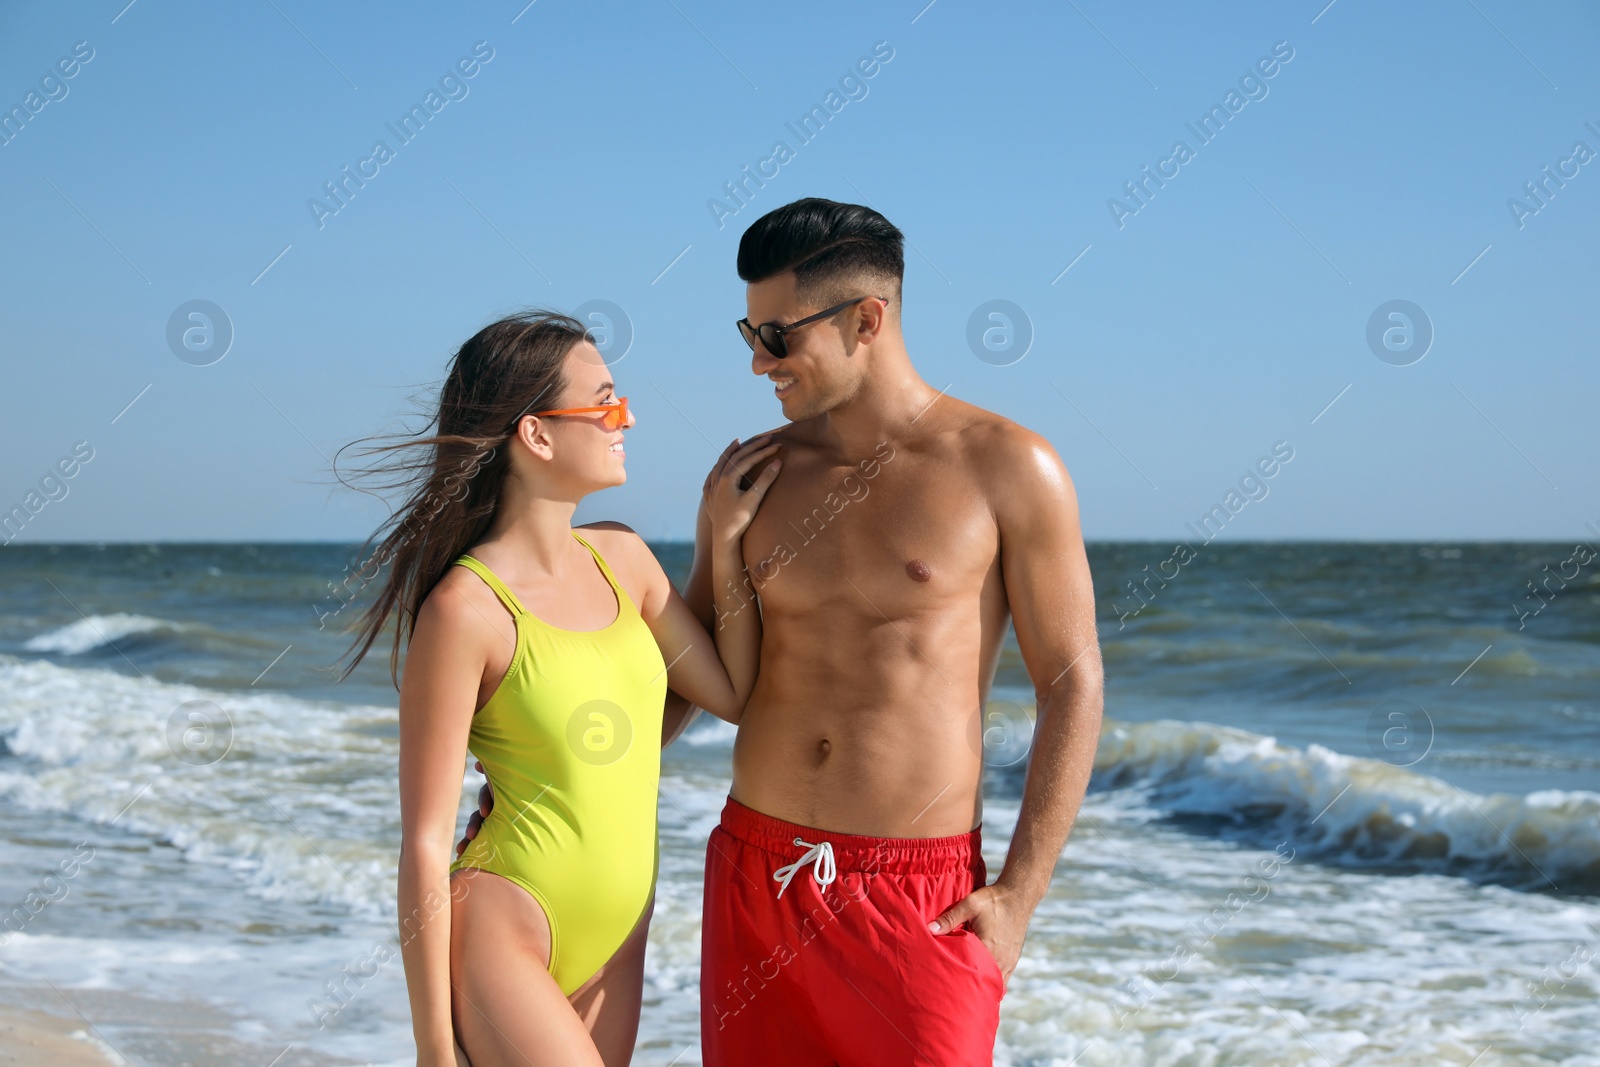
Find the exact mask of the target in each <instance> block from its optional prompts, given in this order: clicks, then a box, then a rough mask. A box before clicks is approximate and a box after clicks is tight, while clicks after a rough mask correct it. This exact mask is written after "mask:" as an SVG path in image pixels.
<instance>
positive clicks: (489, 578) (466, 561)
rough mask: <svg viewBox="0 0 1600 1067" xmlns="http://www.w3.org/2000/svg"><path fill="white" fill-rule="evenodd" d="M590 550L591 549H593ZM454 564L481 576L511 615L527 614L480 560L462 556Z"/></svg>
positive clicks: (515, 597)
mask: <svg viewBox="0 0 1600 1067" xmlns="http://www.w3.org/2000/svg"><path fill="white" fill-rule="evenodd" d="M590 551H593V549H591V550H590ZM455 565H456V566H457V567H465V568H467V570H469V571H471V572H472V573H473V574H476V575H477V576H478V577H479V578H482V579H483V584H484V585H487V586H488V587H489V588H490V589H492V590H494V595H495V596H497V597H499V598H500V603H502V604H504V605H505V608H506V610H507V611H509V612H511V614H512V615H526V614H528V611H527V609H526V608H524V607H523V606H522V601H520V600H518V599H517V595H516V594H515V593H513V592H512V591H511V590H510V589H508V588H506V583H504V582H502V581H501V580H500V578H499V576H498V575H496V574H495V573H494V571H492V570H490V569H489V568H488V567H486V566H484V565H483V563H482V562H480V561H479V560H476V559H473V558H472V557H471V556H462V557H461V558H460V559H458V560H456V562H455ZM602 566H604V564H602Z"/></svg>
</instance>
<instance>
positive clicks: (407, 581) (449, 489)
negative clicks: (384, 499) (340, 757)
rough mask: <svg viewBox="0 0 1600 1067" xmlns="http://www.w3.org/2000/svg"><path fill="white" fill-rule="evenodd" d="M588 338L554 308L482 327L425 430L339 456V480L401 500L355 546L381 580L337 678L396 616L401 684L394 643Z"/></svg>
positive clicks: (477, 525) (469, 535)
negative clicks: (527, 418) (516, 437)
mask: <svg viewBox="0 0 1600 1067" xmlns="http://www.w3.org/2000/svg"><path fill="white" fill-rule="evenodd" d="M586 339H588V340H591V341H592V340H593V339H592V338H590V337H589V335H588V333H587V332H586V331H585V329H584V327H583V324H582V323H580V322H579V321H578V320H577V319H574V318H571V317H570V316H567V315H562V314H559V313H556V312H552V311H527V312H523V313H521V314H517V315H512V316H510V317H509V318H504V319H501V320H500V321H499V322H496V323H492V324H491V325H489V326H485V327H484V328H483V329H482V330H479V331H478V332H477V333H476V334H475V335H473V337H472V339H471V340H469V341H467V343H466V344H464V345H462V346H461V348H460V350H459V351H457V352H456V354H455V357H454V358H453V359H452V360H451V361H450V371H449V374H448V375H446V377H445V380H444V385H443V387H442V388H441V389H440V391H439V407H438V411H437V413H436V414H434V416H433V418H432V420H431V421H430V422H429V424H428V425H427V426H425V427H424V428H423V430H422V432H420V433H418V434H402V435H397V436H398V437H399V438H400V439H399V440H395V439H394V438H381V437H380V438H366V439H363V440H362V441H357V442H355V443H354V444H353V445H346V446H345V447H346V448H355V449H356V453H355V454H356V455H357V456H360V457H364V458H370V457H376V459H375V460H374V461H373V462H371V463H369V464H367V465H365V466H361V467H354V468H347V469H346V470H345V471H340V470H339V467H338V461H337V457H335V464H334V467H335V474H336V475H337V476H338V478H339V480H340V481H341V482H343V483H344V484H345V485H348V486H350V487H351V488H356V489H360V490H362V491H364V492H370V493H374V494H375V495H382V496H387V495H388V494H394V493H398V494H400V495H401V496H402V497H403V503H402V504H401V505H400V507H399V508H398V509H396V510H395V512H394V513H393V514H392V515H390V517H389V519H388V521H387V522H385V523H384V524H383V525H382V526H380V527H378V529H377V530H376V531H375V532H374V533H373V535H372V536H371V537H369V538H368V539H367V541H366V543H365V544H364V545H363V546H362V548H361V552H360V558H361V568H360V574H361V575H363V576H364V577H365V578H367V579H368V580H370V579H371V578H374V577H378V576H379V575H380V574H381V575H382V582H381V585H380V586H379V588H378V592H377V595H376V597H375V598H373V600H372V601H371V602H370V603H369V604H368V605H367V606H366V608H365V609H364V610H363V611H362V613H361V615H360V616H359V617H358V618H357V619H356V621H355V622H354V624H353V625H352V626H351V629H352V630H354V632H355V639H354V641H353V642H352V644H351V646H350V648H349V649H348V650H347V651H346V654H345V655H346V657H347V658H348V659H349V662H348V664H347V665H346V666H345V668H344V671H343V673H342V674H341V675H340V677H341V678H344V677H348V676H349V674H350V672H351V671H353V670H355V668H356V666H357V664H359V663H360V662H361V660H362V659H363V658H365V656H366V654H367V653H368V652H369V651H370V650H371V648H372V646H373V644H374V643H375V642H376V641H377V640H378V638H379V636H380V635H381V634H382V633H383V631H384V629H385V627H386V626H387V625H388V624H389V620H390V618H391V617H393V618H394V620H395V623H396V625H395V633H394V645H393V647H392V649H391V650H390V654H389V675H390V678H391V680H393V681H394V683H395V686H396V687H397V688H398V686H399V677H400V648H401V645H402V644H403V643H404V642H405V641H407V640H409V638H410V637H411V634H412V632H413V631H415V629H416V625H417V611H418V609H419V608H421V606H422V602H423V600H424V599H426V598H427V596H428V594H429V593H430V592H432V591H433V587H434V586H435V585H437V584H438V582H439V579H441V578H443V577H444V574H445V571H446V570H447V569H448V568H449V567H450V565H451V564H452V563H454V562H455V560H456V558H457V557H458V556H460V555H461V553H462V552H464V551H465V550H466V549H467V548H469V547H471V546H472V544H473V543H474V542H476V541H477V540H478V539H479V538H481V537H482V536H483V534H484V532H485V531H486V530H488V528H489V524H490V522H492V521H493V519H494V514H495V508H496V507H497V506H498V504H499V501H500V488H501V484H502V483H503V482H504V480H505V473H506V466H507V456H506V448H505V446H506V443H507V442H508V441H510V440H511V435H512V431H513V430H514V429H515V428H516V424H517V422H518V421H519V420H520V418H521V416H522V415H524V414H526V413H528V412H530V411H540V410H544V409H547V408H553V407H558V406H560V405H559V401H560V397H561V393H562V390H563V389H564V387H565V385H566V381H565V376H564V375H563V373H562V362H563V361H564V360H565V358H566V355H567V353H568V352H570V351H571V350H572V346H573V345H575V344H577V343H578V342H580V341H583V340H586ZM343 452H344V449H340V453H341V455H342V454H343ZM346 474H349V475H350V476H351V477H349V478H347V477H346ZM374 546H376V547H374ZM385 568H387V573H384V569H385ZM369 572H370V573H369Z"/></svg>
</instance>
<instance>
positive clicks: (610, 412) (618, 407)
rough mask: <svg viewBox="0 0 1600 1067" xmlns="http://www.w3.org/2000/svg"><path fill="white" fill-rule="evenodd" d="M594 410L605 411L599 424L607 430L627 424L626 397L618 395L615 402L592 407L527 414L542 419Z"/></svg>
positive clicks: (616, 428) (585, 413) (591, 413)
mask: <svg viewBox="0 0 1600 1067" xmlns="http://www.w3.org/2000/svg"><path fill="white" fill-rule="evenodd" d="M596 412H604V413H605V417H604V418H603V419H601V420H600V425H601V426H603V427H605V428H606V429H607V430H612V431H616V430H620V429H622V427H624V426H626V425H627V424H628V398H627V397H625V396H619V397H617V402H616V403H615V404H601V405H599V406H598V407H592V408H558V409H556V410H555V411H530V412H528V414H529V415H537V416H538V417H539V418H541V419H543V418H549V417H550V416H552V415H593V414H595V413H596Z"/></svg>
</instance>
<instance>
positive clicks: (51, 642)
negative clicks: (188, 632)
mask: <svg viewBox="0 0 1600 1067" xmlns="http://www.w3.org/2000/svg"><path fill="white" fill-rule="evenodd" d="M182 629H183V626H182V624H180V623H175V622H168V621H167V620H165V619H153V618H151V617H150V616H148V615H128V614H124V613H121V612H118V613H117V614H114V615H86V616H84V617H83V618H81V619H79V620H78V621H77V622H70V623H68V624H67V625H65V626H61V627H57V628H56V629H54V630H51V631H49V632H47V633H42V634H39V635H38V636H37V637H32V638H29V639H28V640H27V641H26V642H24V643H23V645H22V647H23V649H24V650H26V651H28V652H53V653H56V654H57V655H61V656H81V655H83V654H84V653H85V652H92V651H94V650H95V649H97V648H106V647H109V646H113V645H115V644H116V643H117V642H118V641H121V640H122V639H123V638H126V637H133V636H136V635H141V634H149V633H156V632H158V631H169V632H177V631H180V630H182Z"/></svg>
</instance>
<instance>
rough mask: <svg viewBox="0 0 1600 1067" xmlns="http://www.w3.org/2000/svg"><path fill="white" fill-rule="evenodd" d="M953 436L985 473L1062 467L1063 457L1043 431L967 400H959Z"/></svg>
mask: <svg viewBox="0 0 1600 1067" xmlns="http://www.w3.org/2000/svg"><path fill="white" fill-rule="evenodd" d="M957 403H959V404H960V405H961V410H959V411H957V412H955V413H954V414H955V418H956V421H955V423H954V425H953V427H952V428H953V429H954V431H955V434H954V437H955V439H956V441H957V442H959V446H960V449H961V451H962V452H963V453H964V454H965V456H966V457H967V458H968V460H969V462H970V463H971V464H972V465H973V466H975V467H976V468H978V469H979V470H980V472H981V473H983V474H984V475H985V476H995V475H1005V474H1007V473H1015V474H1021V475H1028V474H1030V473H1032V474H1038V473H1043V472H1045V471H1049V470H1053V469H1059V468H1060V467H1061V459H1060V457H1059V456H1058V455H1057V454H1056V450H1055V446H1053V445H1052V444H1050V442H1049V441H1047V440H1046V439H1045V437H1044V435H1043V434H1041V433H1038V432H1036V431H1034V430H1030V429H1029V428H1028V427H1026V426H1024V425H1022V424H1021V423H1019V422H1014V421H1012V420H1011V419H1008V418H1006V417H1005V416H1004V415H999V414H996V413H995V412H993V411H989V410H988V409H986V408H980V407H978V406H977V405H976V404H969V403H966V402H965V401H957Z"/></svg>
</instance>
